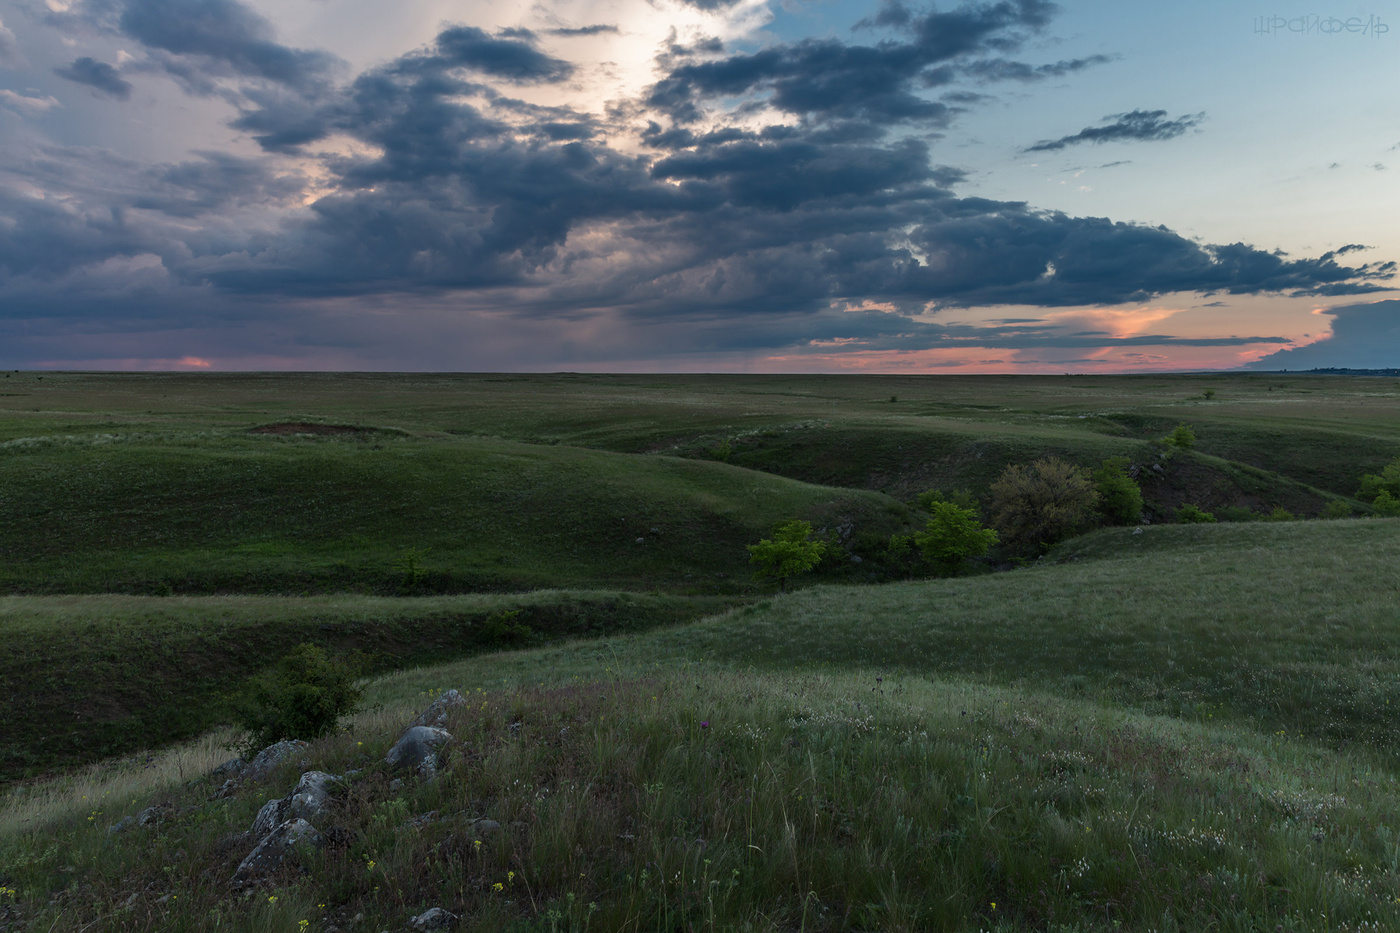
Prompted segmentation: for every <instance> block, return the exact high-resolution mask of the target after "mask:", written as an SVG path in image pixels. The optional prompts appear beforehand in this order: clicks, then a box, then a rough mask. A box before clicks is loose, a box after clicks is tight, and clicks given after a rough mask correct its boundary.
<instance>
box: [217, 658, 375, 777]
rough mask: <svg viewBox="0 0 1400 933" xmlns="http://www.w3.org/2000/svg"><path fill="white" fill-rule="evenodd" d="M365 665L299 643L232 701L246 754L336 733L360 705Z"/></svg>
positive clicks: (250, 682) (360, 660)
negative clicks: (357, 683) (358, 682)
mask: <svg viewBox="0 0 1400 933" xmlns="http://www.w3.org/2000/svg"><path fill="white" fill-rule="evenodd" d="M364 666H365V665H364V662H363V659H361V658H359V657H353V658H348V659H347V658H342V657H332V656H330V655H327V654H326V653H325V652H324V651H322V650H321V649H320V648H318V647H316V646H315V645H311V644H300V645H297V646H296V647H295V648H293V649H292V651H291V653H289V654H288V655H287V656H286V657H284V658H283V659H282V660H281V661H279V662H278V663H277V666H276V667H274V668H273V669H272V670H270V671H266V672H264V673H262V674H259V675H258V676H256V677H254V678H252V680H251V681H249V683H248V686H247V687H246V688H245V690H244V692H243V694H242V695H241V696H240V697H239V698H238V699H237V700H235V702H234V723H235V725H237V726H238V727H239V728H240V729H241V730H242V731H243V732H244V734H245V736H246V738H245V740H244V741H243V743H242V744H243V748H244V750H245V751H248V752H256V751H257V750H259V749H262V748H266V747H267V746H269V745H271V744H272V743H274V742H278V741H281V740H282V739H306V740H310V739H316V738H320V737H321V736H323V735H329V734H330V733H332V732H334V731H335V730H336V729H338V728H339V726H340V720H341V718H342V717H344V716H348V715H350V714H351V713H353V712H354V711H355V707H356V706H357V705H358V704H359V702H360V696H361V691H360V689H359V688H358V687H356V686H355V678H356V677H357V676H359V674H360V673H361V671H362V669H363V668H364Z"/></svg>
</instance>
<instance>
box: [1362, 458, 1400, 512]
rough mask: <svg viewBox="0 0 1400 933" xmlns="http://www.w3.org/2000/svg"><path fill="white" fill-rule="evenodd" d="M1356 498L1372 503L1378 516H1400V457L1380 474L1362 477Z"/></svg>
mask: <svg viewBox="0 0 1400 933" xmlns="http://www.w3.org/2000/svg"><path fill="white" fill-rule="evenodd" d="M1356 497H1357V498H1358V499H1364V500H1365V501H1367V502H1370V503H1371V508H1373V509H1374V510H1375V512H1376V514H1377V515H1400V457H1396V458H1395V459H1394V460H1392V461H1390V462H1389V463H1387V464H1386V465H1385V469H1383V470H1381V471H1380V473H1367V474H1365V475H1364V476H1362V477H1361V488H1360V489H1359V490H1358V491H1357V493H1356Z"/></svg>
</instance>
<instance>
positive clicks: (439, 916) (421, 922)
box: [408, 907, 457, 930]
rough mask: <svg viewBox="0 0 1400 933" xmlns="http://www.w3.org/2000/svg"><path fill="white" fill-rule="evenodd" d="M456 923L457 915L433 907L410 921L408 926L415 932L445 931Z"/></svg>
mask: <svg viewBox="0 0 1400 933" xmlns="http://www.w3.org/2000/svg"><path fill="white" fill-rule="evenodd" d="M456 922H457V915H456V914H454V913H451V912H450V911H446V910H443V909H442V908H441V907H431V908H429V909H428V910H425V911H423V912H422V913H421V914H419V915H418V916H416V917H414V918H413V919H412V920H410V921H408V926H409V928H410V929H413V930H445V929H447V928H448V927H450V926H451V925H452V924H454V923H456Z"/></svg>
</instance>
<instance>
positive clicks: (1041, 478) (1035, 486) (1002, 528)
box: [989, 457, 1099, 551]
mask: <svg viewBox="0 0 1400 933" xmlns="http://www.w3.org/2000/svg"><path fill="white" fill-rule="evenodd" d="M990 492H991V506H990V509H989V511H990V513H991V525H992V527H993V528H995V529H996V530H997V532H998V533H999V534H1000V536H1001V538H1002V540H1003V541H1006V542H1007V543H1008V544H1010V545H1011V546H1013V547H1016V548H1023V549H1032V548H1033V549H1037V550H1041V551H1043V550H1045V549H1046V548H1048V547H1049V546H1050V545H1052V544H1054V543H1055V542H1057V541H1061V540H1063V539H1065V538H1068V537H1069V536H1070V535H1073V534H1076V533H1078V532H1080V531H1084V530H1085V529H1087V528H1089V527H1090V526H1091V525H1093V523H1094V519H1095V517H1096V515H1095V509H1096V506H1097V505H1098V498H1099V494H1098V493H1097V492H1096V491H1095V490H1094V484H1093V483H1092V482H1091V481H1090V479H1089V472H1088V471H1087V470H1085V469H1083V468H1082V467H1077V466H1074V465H1073V464H1071V463H1066V462H1065V461H1063V460H1061V459H1059V458H1058V457H1047V458H1044V459H1041V460H1037V461H1035V462H1034V463H1031V464H1029V465H1028V466H1020V465H1014V464H1013V465H1012V466H1009V467H1007V468H1006V470H1005V471H1004V472H1003V473H1002V474H1001V476H1000V477H999V478H998V479H997V481H996V482H995V483H993V484H992V486H991V490H990Z"/></svg>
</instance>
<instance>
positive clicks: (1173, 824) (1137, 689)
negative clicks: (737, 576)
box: [0, 520, 1400, 931]
mask: <svg viewBox="0 0 1400 933" xmlns="http://www.w3.org/2000/svg"><path fill="white" fill-rule="evenodd" d="M1328 555H1331V556H1330V557H1329V556H1328ZM1397 557H1400V522H1394V521H1380V520H1355V521H1340V522H1327V523H1309V524H1302V523H1293V524H1284V525H1260V524H1253V525H1235V526H1229V525H1219V526H1195V527H1172V528H1152V529H1148V530H1147V531H1145V532H1144V534H1142V535H1132V533H1131V531H1130V530H1127V529H1121V530H1111V531H1105V532H1099V533H1098V534H1096V535H1093V536H1090V537H1088V538H1085V539H1081V540H1080V541H1078V542H1075V543H1074V544H1073V545H1072V546H1070V547H1067V548H1065V549H1064V550H1063V551H1062V552H1060V553H1059V554H1058V555H1057V556H1056V558H1052V559H1048V560H1046V561H1042V562H1041V565H1039V566H1037V567H1034V568H1031V569H1028V570H1025V571H1020V572H1017V573H1012V574H1001V575H994V576H984V577H977V578H969V579H955V580H942V581H926V582H917V583H908V584H895V585H889V586H883V587H878V588H869V587H865V588H844V587H835V586H822V587H814V588H811V589H808V590H805V591H803V592H800V593H795V594H791V595H788V596H785V597H774V598H773V599H771V600H769V601H766V602H765V603H760V604H757V605H752V606H747V607H743V608H740V609H735V610H730V611H728V612H726V613H723V614H721V615H719V616H716V617H713V618H711V619H708V620H705V621H701V622H697V623H693V624H689V625H683V626H679V627H670V628H665V629H658V630H655V631H652V632H649V633H643V634H637V635H628V636H618V637H610V638H608V639H607V640H606V642H597V641H589V642H579V643H576V644H571V645H561V646H553V647H547V648H542V649H538V650H532V651H525V652H511V653H505V654H497V655H492V656H488V657H481V658H477V659H471V660H466V661H461V662H455V663H452V664H448V665H440V666H436V667H431V668H419V669H414V670H409V671H403V672H399V673H396V674H391V675H388V676H386V677H384V678H381V679H379V680H377V681H374V682H372V683H371V684H370V685H369V697H370V699H371V700H372V701H373V702H374V703H375V704H376V705H377V707H378V709H377V711H376V712H374V713H372V714H368V715H365V716H363V717H361V718H360V719H359V720H358V723H357V725H356V726H355V727H354V730H353V732H352V733H351V734H350V735H348V736H344V737H337V738H332V739H327V740H324V741H323V742H320V743H317V744H316V745H315V746H313V748H312V749H311V750H310V752H309V755H310V757H311V758H312V760H313V761H314V762H315V764H316V766H320V767H324V768H326V769H328V770H332V771H336V772H340V771H343V770H344V769H345V768H351V767H361V768H365V769H366V770H364V771H363V773H362V774H361V775H360V776H359V777H357V778H355V779H354V780H353V781H352V782H351V786H350V789H349V791H348V793H347V795H346V797H345V798H344V799H343V800H342V802H341V804H339V805H338V809H337V811H336V817H335V821H336V825H337V826H339V827H340V830H339V831H338V832H341V833H343V835H341V836H337V839H340V840H342V841H341V842H339V843H337V844H336V845H335V846H332V847H330V848H328V849H326V850H324V852H323V853H322V854H319V855H316V856H308V857H307V859H306V860H305V861H304V871H305V874H301V873H299V872H297V871H289V872H288V873H287V874H285V875H283V876H280V878H279V879H278V880H277V881H275V882H274V883H273V886H272V887H270V888H267V889H265V890H262V891H259V892H258V893H257V894H255V895H254V897H253V899H252V900H251V901H250V900H246V899H242V898H240V897H239V896H237V895H232V894H230V893H229V891H228V889H227V887H226V886H225V882H224V879H225V877H226V875H227V874H230V873H231V872H232V868H233V866H234V865H235V864H236V862H237V860H238V859H239V858H241V856H242V854H244V853H245V851H246V850H247V849H248V848H250V847H251V845H252V840H239V839H236V838H234V837H230V836H228V833H229V832H230V831H231V830H239V829H241V828H243V827H244V826H245V825H246V824H247V823H248V822H250V821H251V818H252V814H253V812H254V811H255V810H256V809H257V807H258V805H259V804H260V803H261V801H262V800H263V799H264V798H263V797H261V796H260V795H258V794H257V793H252V794H240V795H239V796H237V797H234V798H229V799H227V800H224V801H219V802H216V803H207V802H205V798H206V797H207V796H208V795H209V794H210V793H211V791H212V789H213V787H214V784H215V783H216V782H217V781H216V780H215V779H203V780H196V781H194V782H193V783H192V784H189V785H188V786H182V785H181V784H179V783H178V782H175V783H173V784H163V783H162V780H161V778H160V777H159V776H158V775H157V774H155V773H153V774H152V777H151V778H150V779H149V780H148V781H147V786H148V787H149V788H150V789H148V790H146V791H142V792H133V791H131V789H130V788H131V783H130V782H131V778H130V776H129V773H128V774H125V775H124V774H122V773H121V769H120V768H118V769H116V771H115V772H105V773H104V772H98V773H95V774H94V775H93V776H91V777H88V778H86V779H84V780H83V781H80V782H77V783H74V784H72V785H70V787H71V789H69V790H67V791H62V790H59V789H55V790H51V791H50V792H49V793H48V795H47V796H45V794H43V793H34V792H31V793H29V794H26V795H21V796H18V797H12V798H11V799H10V801H9V802H8V805H7V807H6V808H5V810H4V811H0V812H3V815H0V864H6V865H9V866H13V867H11V868H10V869H9V873H8V877H7V879H6V883H7V884H9V885H11V886H13V887H15V889H16V891H18V892H22V893H20V894H19V895H17V898H19V899H22V900H23V902H24V905H25V909H26V910H27V911H29V913H26V917H28V918H30V919H31V920H32V921H33V922H34V924H35V925H41V926H42V928H44V929H50V928H52V929H56V930H68V929H72V930H76V929H79V928H81V927H82V926H83V925H84V924H90V923H96V924H97V925H99V926H101V927H103V928H107V929H156V928H160V929H194V928H205V929H209V928H225V927H226V928H229V929H240V930H241V929H249V930H253V929H257V930H297V929H299V925H300V922H301V921H302V920H306V921H307V925H308V926H313V925H314V928H317V929H326V928H329V927H330V926H337V927H343V926H344V925H345V924H346V922H347V921H348V920H349V919H351V917H352V916H353V914H355V913H364V915H365V917H364V919H363V920H362V921H361V922H362V923H367V924H369V925H370V926H372V927H374V928H376V929H380V928H397V927H398V926H399V925H401V924H403V923H404V922H405V921H406V920H407V918H408V917H410V916H412V915H413V914H416V913H419V912H421V911H422V910H424V909H426V908H427V907H428V906H433V905H441V906H445V907H448V908H449V909H451V910H453V911H454V912H456V913H459V914H460V915H462V917H463V918H464V919H463V924H464V925H463V927H462V928H463V929H474V930H475V929H487V930H490V929H501V930H506V929H513V930H550V929H595V930H617V929H635V930H654V929H675V928H678V927H679V928H681V929H752V930H779V929H782V930H787V929H798V928H811V929H831V930H837V929H847V930H872V929H881V930H885V929H904V930H1082V931H1089V930H1093V931H1098V930H1105V931H1107V930H1114V929H1125V930H1141V931H1147V930H1157V931H1161V930H1179V931H1185V930H1202V929H1220V930H1231V931H1246V930H1248V931H1255V930H1276V929H1278V928H1280V927H1281V928H1282V929H1284V930H1288V931H1303V930H1319V929H1330V930H1339V931H1340V930H1348V931H1359V930H1377V931H1379V930H1385V929H1390V928H1394V926H1395V925H1396V924H1397V923H1400V909H1398V908H1397V905H1398V904H1400V836H1397V834H1396V833H1395V832H1394V831H1393V830H1392V829H1391V828H1390V827H1391V826H1393V825H1394V823H1395V821H1396V819H1397V818H1400V796H1397V786H1396V776H1397V775H1396V771H1397V764H1400V763H1398V762H1397V760H1396V757H1395V753H1394V748H1393V735H1394V732H1395V728H1396V726H1397V725H1400V723H1397V721H1396V719H1397V714H1396V713H1392V712H1391V710H1392V709H1396V708H1397V707H1400V697H1397V696H1395V693H1396V690H1397V688H1398V687H1400V649H1397V648H1396V647H1395V645H1396V644H1400V631H1398V630H1397V629H1400V613H1397V612H1396V611H1395V608H1396V599H1397V595H1400V584H1397V582H1396V579H1395V577H1394V574H1393V572H1392V568H1393V567H1394V566H1395V561H1396V559H1397ZM1056 559H1058V560H1059V561H1061V562H1056ZM448 686H455V687H458V688H461V689H463V690H464V691H467V692H469V693H471V694H472V696H473V697H474V699H473V701H472V703H471V704H470V706H469V708H467V709H464V710H462V711H460V712H459V713H458V714H457V715H456V716H455V717H454V719H453V721H452V722H451V724H450V728H451V729H452V731H453V733H454V735H456V736H457V738H458V739H459V740H460V741H461V743H462V744H461V746H460V747H458V748H457V750H456V751H454V752H453V753H452V756H451V758H450V764H449V767H448V772H447V774H445V775H444V777H442V778H440V779H439V781H437V782H435V783H432V784H419V783H416V782H409V783H408V784H407V785H406V786H404V787H402V788H399V789H396V788H394V787H391V786H390V785H389V783H388V780H389V777H390V775H388V774H386V773H384V772H383V771H382V770H381V769H380V768H379V767H378V766H376V765H375V764H374V762H376V761H377V760H378V758H379V757H380V756H382V754H383V752H384V750H385V749H386V748H387V746H388V744H389V743H390V742H392V741H393V739H394V738H395V737H396V736H397V734H398V731H399V730H401V728H402V726H403V723H404V722H406V721H407V719H409V718H411V716H412V714H413V712H414V711H415V710H416V709H418V708H421V707H422V706H423V705H425V704H426V702H427V701H428V699H429V698H430V696H431V691H434V690H437V689H441V688H444V687H448ZM360 743H363V744H360ZM299 770H300V769H299V768H298V767H296V766H292V767H289V768H288V769H286V770H285V772H284V773H283V774H282V775H281V777H280V778H278V779H277V781H276V782H274V785H273V787H272V788H270V789H269V791H268V792H269V793H284V792H285V791H286V789H287V788H289V787H290V786H291V784H293V783H294V782H295V780H296V776H297V773H299ZM172 777H173V775H172ZM165 780H169V778H166V779H165ZM123 781H124V782H126V783H121V782H123ZM152 785H154V786H152ZM118 786H120V787H121V788H122V789H123V791H124V792H125V795H124V796H123V798H122V799H116V798H115V797H114V796H113V793H114V791H115V789H116V788H117V787H118ZM80 791H81V793H82V794H86V795H87V798H88V799H87V800H86V801H83V800H79V799H75V798H78V797H79V796H80V794H79V792H80ZM104 792H105V793H106V794H107V796H106V797H105V798H104V797H103V796H102V795H103V793H104ZM65 795H72V797H71V798H70V797H67V796H65ZM153 801H158V802H165V803H168V804H170V805H172V806H177V807H178V806H184V805H192V806H195V807H196V809H192V810H189V811H178V810H177V811H172V815H171V817H170V818H169V820H168V822H167V823H165V824H163V825H162V827H161V828H160V829H158V830H155V831H153V832H147V833H146V834H144V835H126V834H123V835H118V836H111V837H109V836H108V835H107V834H106V832H105V827H106V826H107V825H110V823H111V822H113V821H115V820H116V819H118V818H120V817H121V816H123V815H126V814H129V813H134V812H136V811H137V810H138V809H140V808H141V807H143V806H145V805H148V804H149V803H151V802H153ZM75 804H76V805H77V806H78V807H80V808H81V809H76V808H75V806H74V805H75ZM429 811H437V813H438V815H439V817H440V819H438V820H437V821H435V822H433V821H430V822H427V823H425V824H422V825H416V824H411V823H409V822H408V820H409V819H410V817H414V816H417V815H421V814H423V813H426V812H429ZM479 816H489V817H490V818H492V819H496V820H498V821H499V822H501V823H502V826H503V827H504V828H503V829H502V831H501V832H500V833H499V834H498V835H495V836H492V837H488V838H487V839H486V840H484V841H483V845H482V846H480V847H478V846H476V845H475V844H474V843H473V842H472V838H471V836H470V834H469V833H467V830H466V822H465V821H467V820H470V819H471V818H475V817H479ZM89 818H91V819H89ZM177 850H178V851H180V852H181V853H183V854H182V855H181V856H180V857H179V858H178V859H172V858H171V856H173V853H175V852H176V851H177ZM162 853H163V855H162ZM370 863H373V864H370ZM64 869H72V871H71V872H69V873H66V874H65V872H64ZM512 873H513V874H512ZM497 884H499V885H501V888H500V889H499V890H497V889H496V888H495V887H494V886H495V885H497ZM133 892H135V893H136V894H137V896H136V897H134V898H131V897H130V895H131V893H133ZM54 895H57V900H56V901H55V903H53V904H52V905H48V906H46V905H47V904H48V899H49V898H50V897H53V896H54ZM166 895H171V897H168V898H166V899H165V900H161V899H160V898H163V897H166ZM269 898H275V899H272V900H270V899H269ZM592 905H596V907H595V906H592ZM201 925H203V926H201Z"/></svg>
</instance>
